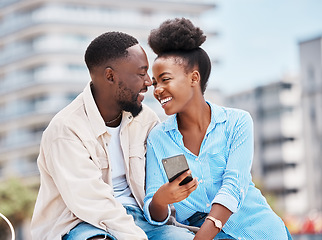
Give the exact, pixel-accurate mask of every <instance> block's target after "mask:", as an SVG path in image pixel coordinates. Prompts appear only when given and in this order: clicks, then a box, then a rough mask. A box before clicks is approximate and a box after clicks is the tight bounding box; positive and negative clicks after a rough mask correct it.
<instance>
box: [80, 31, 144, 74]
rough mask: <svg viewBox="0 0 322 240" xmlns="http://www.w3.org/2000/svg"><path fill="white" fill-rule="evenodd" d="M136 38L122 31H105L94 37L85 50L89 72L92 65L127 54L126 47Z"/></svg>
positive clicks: (134, 41) (133, 43)
mask: <svg viewBox="0 0 322 240" xmlns="http://www.w3.org/2000/svg"><path fill="white" fill-rule="evenodd" d="M136 44H138V40H137V39H136V38H134V37H133V36H131V35H128V34H126V33H122V32H106V33H103V34H102V35H100V36H98V37H97V38H95V39H94V40H93V41H92V42H91V43H90V44H89V46H88V47H87V49H86V52H85V63H86V66H87V68H88V70H89V71H90V72H91V71H92V70H93V68H94V67H96V66H101V65H103V64H106V63H108V62H109V61H112V60H115V59H118V58H123V57H126V56H127V55H128V51H127V49H128V48H129V47H132V46H134V45H136Z"/></svg>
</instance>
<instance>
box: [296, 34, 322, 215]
mask: <svg viewBox="0 0 322 240" xmlns="http://www.w3.org/2000/svg"><path fill="white" fill-rule="evenodd" d="M299 49H300V73H301V88H302V98H301V100H302V101H301V102H302V108H303V129H304V132H303V138H304V142H305V159H304V161H305V162H306V172H307V176H308V177H307V184H306V186H305V187H306V188H307V191H308V203H309V205H310V209H309V210H313V211H314V210H315V211H318V212H320V213H322V187H321V183H322V35H321V36H318V37H316V38H311V39H309V40H305V41H301V42H300V43H299Z"/></svg>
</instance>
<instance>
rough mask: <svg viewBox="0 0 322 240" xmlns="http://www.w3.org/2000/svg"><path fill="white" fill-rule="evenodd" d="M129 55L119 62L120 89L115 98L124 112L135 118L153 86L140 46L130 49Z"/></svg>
mask: <svg viewBox="0 0 322 240" xmlns="http://www.w3.org/2000/svg"><path fill="white" fill-rule="evenodd" d="M128 52H129V55H128V57H126V58H124V59H120V60H119V61H118V64H117V67H116V69H115V70H116V71H115V78H116V79H117V83H118V88H117V90H116V95H115V97H116V98H117V103H118V104H119V106H120V107H121V109H122V110H124V111H127V112H131V113H132V115H133V116H134V117H135V116H137V115H138V114H139V113H140V112H141V110H142V101H143V99H144V96H143V93H145V92H146V91H147V87H148V86H150V85H151V84H152V82H151V79H150V77H149V75H148V74H147V71H148V68H149V64H148V60H147V57H146V54H145V52H144V50H143V49H142V48H141V46H140V45H138V44H137V45H134V46H132V47H130V48H128Z"/></svg>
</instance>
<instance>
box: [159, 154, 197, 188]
mask: <svg viewBox="0 0 322 240" xmlns="http://www.w3.org/2000/svg"><path fill="white" fill-rule="evenodd" d="M162 164H163V167H164V170H165V172H166V174H167V177H168V179H169V182H172V181H173V180H174V179H176V178H177V177H179V176H180V175H181V174H182V173H184V172H185V171H187V170H188V169H189V166H188V163H187V160H186V157H185V156H184V155H183V154H180V155H177V156H173V157H168V158H164V159H162ZM191 180H192V176H191V174H190V175H189V176H187V177H186V178H185V179H183V180H182V182H180V184H179V185H180V186H181V185H184V184H186V183H188V182H190V181H191Z"/></svg>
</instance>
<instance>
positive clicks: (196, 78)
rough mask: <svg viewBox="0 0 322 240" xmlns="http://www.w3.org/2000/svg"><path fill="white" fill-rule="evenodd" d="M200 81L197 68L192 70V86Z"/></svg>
mask: <svg viewBox="0 0 322 240" xmlns="http://www.w3.org/2000/svg"><path fill="white" fill-rule="evenodd" d="M199 83H200V73H199V72H198V71H197V70H194V71H193V72H192V73H191V84H192V86H198V85H199Z"/></svg>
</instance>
